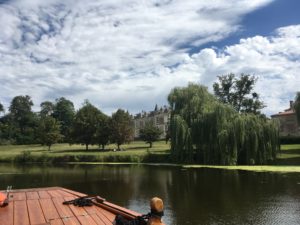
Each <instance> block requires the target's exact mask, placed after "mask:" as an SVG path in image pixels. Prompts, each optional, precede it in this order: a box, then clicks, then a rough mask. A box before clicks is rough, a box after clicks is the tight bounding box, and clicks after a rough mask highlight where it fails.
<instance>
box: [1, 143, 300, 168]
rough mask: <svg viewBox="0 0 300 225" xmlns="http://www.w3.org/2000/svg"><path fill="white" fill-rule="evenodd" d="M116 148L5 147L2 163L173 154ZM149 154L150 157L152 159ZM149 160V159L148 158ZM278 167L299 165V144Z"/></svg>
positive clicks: (284, 152)
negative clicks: (49, 148) (23, 157)
mask: <svg viewBox="0 0 300 225" xmlns="http://www.w3.org/2000/svg"><path fill="white" fill-rule="evenodd" d="M114 149H117V146H116V145H114V144H111V145H108V146H106V147H105V150H104V151H102V150H101V149H99V147H98V146H95V145H94V146H89V150H88V151H86V150H85V146H84V145H69V144H55V145H53V146H52V147H51V151H48V147H46V146H41V145H6V146H3V145H2V146H0V162H12V161H15V158H18V157H19V158H20V157H22V155H24V152H30V157H31V158H33V160H31V159H30V158H29V160H28V161H33V162H35V161H41V162H51V160H52V159H54V158H56V161H55V160H54V161H55V162H59V161H60V160H61V161H62V162H68V161H72V162H89V161H90V162H114V163H117V162H133V163H136V162H157V163H167V162H168V161H167V160H165V159H167V158H168V157H167V155H168V154H169V153H170V150H169V149H170V144H166V143H165V141H158V142H154V143H153V147H152V148H149V144H146V143H144V142H143V141H133V142H131V143H130V144H124V145H121V149H122V150H123V151H114ZM149 155H150V156H151V159H150V160H149ZM146 157H148V158H147V159H145V158H146ZM22 160H23V159H21V161H22ZM164 160H165V161H164ZM19 161H20V160H19ZM23 161H26V159H25V160H23ZM275 165H289V166H291V165H299V166H300V144H292V145H282V146H281V152H280V153H279V154H278V156H277V161H276V162H275ZM290 169H291V168H290ZM259 170H264V168H259Z"/></svg>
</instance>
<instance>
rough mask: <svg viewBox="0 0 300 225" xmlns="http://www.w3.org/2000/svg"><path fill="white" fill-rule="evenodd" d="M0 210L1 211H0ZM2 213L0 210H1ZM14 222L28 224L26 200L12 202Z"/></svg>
mask: <svg viewBox="0 0 300 225" xmlns="http://www.w3.org/2000/svg"><path fill="white" fill-rule="evenodd" d="M0 212H1V211H0ZM1 213H2V212H1ZM14 224H15V225H17V224H22V225H29V224H30V223H29V217H28V211H27V204H26V201H25V200H23V201H15V202H14Z"/></svg>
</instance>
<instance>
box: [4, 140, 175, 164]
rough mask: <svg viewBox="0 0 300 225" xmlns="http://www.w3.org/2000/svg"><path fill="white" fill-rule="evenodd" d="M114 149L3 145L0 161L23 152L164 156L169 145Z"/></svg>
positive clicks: (139, 143) (138, 144)
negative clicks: (49, 148) (49, 149)
mask: <svg viewBox="0 0 300 225" xmlns="http://www.w3.org/2000/svg"><path fill="white" fill-rule="evenodd" d="M116 149H117V146H116V145H114V144H111V145H108V146H106V147H105V150H104V151H103V150H101V149H99V147H98V146H95V145H94V146H89V150H85V146H84V145H69V144H55V145H53V146H52V147H51V151H48V147H47V146H42V145H6V146H4V145H3V146H0V161H13V159H14V158H15V157H16V156H18V155H22V154H24V152H30V155H31V156H32V157H45V156H46V157H64V156H95V160H97V159H99V158H101V157H102V158H103V157H115V156H120V157H126V156H131V157H134V156H136V157H140V156H144V155H147V154H166V153H168V152H169V149H170V145H169V144H166V143H165V142H164V141H158V142H154V143H153V147H152V148H149V144H146V143H145V142H142V141H134V142H131V143H130V144H124V145H121V149H122V151H116ZM114 150H115V151H114Z"/></svg>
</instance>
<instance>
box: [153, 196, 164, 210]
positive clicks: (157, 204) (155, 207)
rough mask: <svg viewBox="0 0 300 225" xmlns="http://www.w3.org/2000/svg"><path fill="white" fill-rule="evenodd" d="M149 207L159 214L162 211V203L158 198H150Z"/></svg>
mask: <svg viewBox="0 0 300 225" xmlns="http://www.w3.org/2000/svg"><path fill="white" fill-rule="evenodd" d="M150 208H151V212H153V213H159V214H161V213H162V212H163V211H164V203H163V201H162V200H161V199H160V198H158V197H154V198H152V199H151V200H150Z"/></svg>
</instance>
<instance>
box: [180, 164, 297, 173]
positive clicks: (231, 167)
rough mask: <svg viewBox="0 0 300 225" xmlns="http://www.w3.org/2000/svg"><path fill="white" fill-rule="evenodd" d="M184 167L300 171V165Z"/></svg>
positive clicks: (195, 166)
mask: <svg viewBox="0 0 300 225" xmlns="http://www.w3.org/2000/svg"><path fill="white" fill-rule="evenodd" d="M183 168H186V169H192V168H212V169H226V170H246V171H255V172H281V173H292V172H294V173H300V166H277V165H275V166H210V165H184V166H183Z"/></svg>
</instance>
